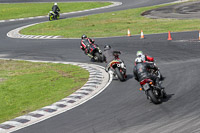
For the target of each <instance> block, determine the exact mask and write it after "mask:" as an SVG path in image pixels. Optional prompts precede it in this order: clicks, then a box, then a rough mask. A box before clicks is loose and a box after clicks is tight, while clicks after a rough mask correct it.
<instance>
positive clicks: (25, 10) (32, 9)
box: [0, 2, 111, 20]
mask: <svg viewBox="0 0 200 133" xmlns="http://www.w3.org/2000/svg"><path fill="white" fill-rule="evenodd" d="M53 4H54V3H19V4H17V3H14V4H10V3H9V4H0V7H1V8H0V20H6V19H14V18H26V17H35V16H43V15H47V14H48V13H49V11H51V10H52V9H51V8H52V6H53ZM110 4H111V3H109V2H74V3H58V7H59V8H60V10H61V12H60V13H66V12H72V11H80V10H86V9H91V8H97V7H103V6H107V5H110Z"/></svg>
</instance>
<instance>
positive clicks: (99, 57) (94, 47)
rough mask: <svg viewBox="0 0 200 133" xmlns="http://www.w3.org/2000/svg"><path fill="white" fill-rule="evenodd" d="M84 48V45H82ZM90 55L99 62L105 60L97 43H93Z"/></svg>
mask: <svg viewBox="0 0 200 133" xmlns="http://www.w3.org/2000/svg"><path fill="white" fill-rule="evenodd" d="M80 48H81V49H82V46H81V47H80ZM88 56H89V57H90V58H91V59H92V60H94V61H97V62H103V54H102V51H101V50H100V48H99V47H98V45H97V44H91V45H90V49H89V52H88Z"/></svg>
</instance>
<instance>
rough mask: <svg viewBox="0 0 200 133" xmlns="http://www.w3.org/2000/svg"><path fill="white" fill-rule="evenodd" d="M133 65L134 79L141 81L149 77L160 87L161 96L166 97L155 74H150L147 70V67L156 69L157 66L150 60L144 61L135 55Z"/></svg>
mask: <svg viewBox="0 0 200 133" xmlns="http://www.w3.org/2000/svg"><path fill="white" fill-rule="evenodd" d="M135 63H136V65H135V67H134V69H133V74H134V76H135V80H137V81H138V82H141V81H142V80H144V79H146V78H149V79H151V80H153V81H154V83H155V85H156V86H158V87H159V88H161V91H163V97H164V98H166V96H167V95H166V92H165V90H164V87H162V86H161V81H160V80H159V78H158V77H157V76H154V75H151V74H150V73H149V72H148V69H154V70H158V67H157V66H155V65H154V63H152V62H145V61H143V58H142V57H137V58H136V59H135Z"/></svg>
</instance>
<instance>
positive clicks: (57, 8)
mask: <svg viewBox="0 0 200 133" xmlns="http://www.w3.org/2000/svg"><path fill="white" fill-rule="evenodd" d="M52 11H53V12H54V13H55V14H56V15H58V12H59V11H60V8H59V7H58V5H57V3H54V5H53V6H52ZM56 18H57V17H56Z"/></svg>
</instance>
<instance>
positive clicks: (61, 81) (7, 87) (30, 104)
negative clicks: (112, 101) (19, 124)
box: [0, 60, 89, 123]
mask: <svg viewBox="0 0 200 133" xmlns="http://www.w3.org/2000/svg"><path fill="white" fill-rule="evenodd" d="M88 78H89V73H88V71H86V70H85V69H82V68H80V67H78V66H73V65H65V64H52V63H32V62H26V61H12V60H0V123H1V122H4V121H6V120H10V119H13V118H15V117H17V116H20V115H23V114H27V113H28V112H30V111H34V110H36V109H39V108H41V107H44V106H47V105H50V104H52V103H54V102H56V101H58V100H61V99H62V98H64V97H66V96H68V95H70V94H71V93H73V92H74V91H76V90H77V89H79V88H80V87H81V86H83V85H84V84H85V83H86V82H87V80H88Z"/></svg>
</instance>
